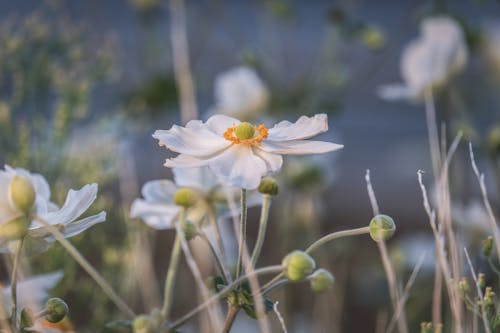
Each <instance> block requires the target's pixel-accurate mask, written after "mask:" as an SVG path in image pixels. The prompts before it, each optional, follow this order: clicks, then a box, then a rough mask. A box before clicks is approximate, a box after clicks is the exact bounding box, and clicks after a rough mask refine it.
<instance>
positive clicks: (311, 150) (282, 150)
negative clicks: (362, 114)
mask: <svg viewBox="0 0 500 333" xmlns="http://www.w3.org/2000/svg"><path fill="white" fill-rule="evenodd" d="M343 147H344V146H343V145H339V144H336V143H332V142H324V141H311V140H292V141H283V142H273V141H267V140H264V141H262V144H261V146H260V147H259V148H260V149H262V150H264V151H266V152H269V153H275V154H290V155H307V154H323V153H327V152H330V151H334V150H338V149H340V148H343Z"/></svg>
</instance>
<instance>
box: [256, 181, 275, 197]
mask: <svg viewBox="0 0 500 333" xmlns="http://www.w3.org/2000/svg"><path fill="white" fill-rule="evenodd" d="M258 190H259V192H260V193H262V194H269V195H277V194H278V182H276V179H274V178H271V177H267V178H263V179H262V180H261V181H260V184H259V187H258Z"/></svg>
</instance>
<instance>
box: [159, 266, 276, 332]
mask: <svg viewBox="0 0 500 333" xmlns="http://www.w3.org/2000/svg"><path fill="white" fill-rule="evenodd" d="M282 269H283V268H282V267H281V265H274V266H268V267H263V268H259V269H256V270H254V271H253V272H252V274H247V275H243V276H240V277H239V278H238V279H236V280H234V281H233V282H232V283H231V284H229V285H228V286H227V287H226V288H224V289H222V290H221V291H220V292H219V293H217V294H215V295H213V296H212V297H210V298H209V299H207V300H206V301H205V302H203V303H201V304H200V305H198V306H197V307H196V308H194V309H193V310H191V311H189V312H188V313H187V314H185V315H184V316H182V317H181V318H179V319H177V320H176V321H174V322H173V323H171V324H170V325H166V327H167V329H175V328H177V327H179V326H181V325H182V324H184V323H185V322H187V321H188V320H189V319H191V318H192V317H193V316H195V315H196V314H198V313H199V312H200V311H202V310H203V309H205V308H206V307H207V306H209V305H210V304H211V303H212V302H215V301H217V300H219V299H221V298H222V297H224V296H226V295H227V294H228V293H230V292H231V291H232V290H233V288H234V287H236V286H238V285H239V284H240V283H242V282H245V281H247V280H248V279H249V278H250V277H252V276H259V275H264V274H272V273H277V272H280V271H281V270H282Z"/></svg>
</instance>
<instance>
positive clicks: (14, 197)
mask: <svg viewBox="0 0 500 333" xmlns="http://www.w3.org/2000/svg"><path fill="white" fill-rule="evenodd" d="M35 199H36V192H35V188H34V187H33V184H32V183H31V181H30V180H29V179H28V178H26V177H24V176H20V175H15V176H14V177H12V179H11V181H10V184H9V201H10V204H11V205H13V206H14V207H15V208H17V209H18V210H19V211H20V212H22V213H25V214H27V213H29V212H30V210H31V208H33V205H34V204H35Z"/></svg>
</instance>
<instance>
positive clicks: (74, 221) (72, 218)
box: [0, 165, 106, 251]
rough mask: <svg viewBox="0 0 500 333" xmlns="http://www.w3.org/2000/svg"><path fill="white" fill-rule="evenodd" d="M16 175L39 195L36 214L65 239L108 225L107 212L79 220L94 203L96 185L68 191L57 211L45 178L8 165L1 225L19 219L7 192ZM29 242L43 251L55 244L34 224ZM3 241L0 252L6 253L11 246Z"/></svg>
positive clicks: (3, 174) (0, 194)
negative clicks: (104, 224)
mask: <svg viewBox="0 0 500 333" xmlns="http://www.w3.org/2000/svg"><path fill="white" fill-rule="evenodd" d="M16 175H17V176H21V177H24V178H25V179H27V180H29V181H30V182H31V184H32V185H33V188H34V190H35V195H36V197H35V202H34V207H33V213H34V214H35V215H36V216H38V217H40V218H41V219H43V220H45V221H46V222H48V223H50V224H51V225H54V226H56V227H57V228H58V229H59V231H61V233H62V234H63V235H64V236H65V237H73V236H75V235H77V234H79V233H81V232H83V231H85V230H86V229H88V228H90V227H91V226H93V225H95V224H96V223H100V222H103V221H105V219H106V213H105V212H100V213H99V214H97V215H92V216H89V217H86V218H83V219H78V218H79V217H80V216H81V215H82V214H83V213H85V211H86V210H87V209H88V208H89V207H90V205H91V204H92V203H93V202H94V201H95V199H96V195H97V184H91V185H85V186H84V187H82V188H81V189H80V190H77V191H75V190H69V192H68V195H67V197H66V201H65V202H64V205H63V206H62V207H58V206H57V205H56V204H55V203H53V202H51V201H50V187H49V184H48V183H47V181H46V180H45V178H44V177H43V176H42V175H40V174H36V173H31V172H29V171H27V170H25V169H21V168H16V169H14V168H12V167H10V166H8V165H6V166H5V170H0V224H3V223H7V222H9V221H11V220H13V219H14V218H16V216H19V211H18V210H17V209H16V207H14V206H13V204H12V202H11V200H10V199H9V190H8V188H9V184H10V182H11V180H12V179H13V178H14V177H15V176H16ZM26 238H27V240H28V241H30V240H31V241H36V242H38V243H39V246H40V250H41V249H43V248H44V246H42V244H43V245H45V246H46V245H48V244H49V243H51V242H53V241H54V238H53V237H52V236H51V234H50V233H49V232H48V231H47V230H46V229H45V228H44V227H43V226H42V225H41V224H40V223H38V222H37V221H35V220H33V221H31V222H30V225H29V227H28V235H27V236H26ZM2 241H3V244H2V246H1V247H2V248H1V249H0V250H3V251H5V250H6V249H7V248H8V244H9V242H7V241H5V240H2Z"/></svg>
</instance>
